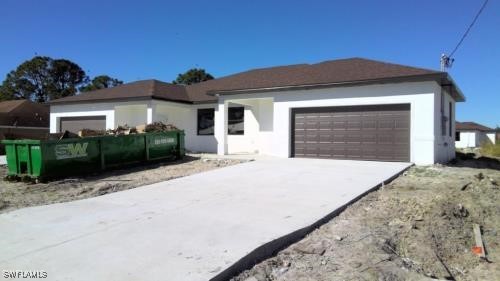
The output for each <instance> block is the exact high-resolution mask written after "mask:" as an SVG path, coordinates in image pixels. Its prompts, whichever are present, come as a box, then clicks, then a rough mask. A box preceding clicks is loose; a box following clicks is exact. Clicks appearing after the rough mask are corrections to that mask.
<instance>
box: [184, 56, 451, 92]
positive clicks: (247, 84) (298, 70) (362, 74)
mask: <svg viewBox="0 0 500 281" xmlns="http://www.w3.org/2000/svg"><path fill="white" fill-rule="evenodd" d="M439 74H442V72H439V71H433V70H427V69H422V68H416V67H409V66H403V65H398V64H392V63H385V62H380V61H374V60H367V59H362V58H350V59H341V60H332V61H325V62H321V63H317V64H296V65H288V66H278V67H271V68H261V69H254V70H250V71H246V72H241V73H238V74H234V75H230V76H226V77H222V78H219V79H215V80H210V81H206V82H203V83H199V84H195V85H191V86H188V87H187V90H188V93H189V94H190V95H193V96H194V95H196V97H201V95H200V92H201V93H203V92H205V93H206V92H226V91H237V90H248V89H262V88H276V87H290V86H304V85H309V86H314V85H321V84H334V83H345V82H359V81H370V80H380V79H390V78H401V77H409V76H422V75H439ZM193 98H194V97H193Z"/></svg>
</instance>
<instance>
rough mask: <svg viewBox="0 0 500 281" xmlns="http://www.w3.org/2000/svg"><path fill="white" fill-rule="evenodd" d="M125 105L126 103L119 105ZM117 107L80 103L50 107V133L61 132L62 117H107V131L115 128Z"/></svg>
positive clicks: (113, 105) (106, 104)
mask: <svg viewBox="0 0 500 281" xmlns="http://www.w3.org/2000/svg"><path fill="white" fill-rule="evenodd" d="M118 104H119V105H124V104H125V103H118ZM115 105H117V103H81V104H80V103H79V104H65V105H51V106H50V132H51V133H57V132H58V131H59V125H60V124H59V123H60V122H59V120H60V118H61V117H79V116H106V129H114V128H115Z"/></svg>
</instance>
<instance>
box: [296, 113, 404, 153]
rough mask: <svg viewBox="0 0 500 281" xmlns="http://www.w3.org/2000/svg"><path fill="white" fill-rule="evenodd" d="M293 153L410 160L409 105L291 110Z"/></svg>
mask: <svg viewBox="0 0 500 281" xmlns="http://www.w3.org/2000/svg"><path fill="white" fill-rule="evenodd" d="M292 124H293V127H292V146H293V147H292V156H294V157H307V158H332V159H352V160H376V161H410V105H409V104H397V105H376V106H346V107H322V108H300V109H299V108H298V109H293V110H292Z"/></svg>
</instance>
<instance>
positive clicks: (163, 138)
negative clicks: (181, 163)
mask: <svg viewBox="0 0 500 281" xmlns="http://www.w3.org/2000/svg"><path fill="white" fill-rule="evenodd" d="M177 133H178V132H177V131H172V132H161V133H150V134H148V136H147V141H148V148H149V160H155V159H163V158H174V157H176V154H177V146H178V140H177Z"/></svg>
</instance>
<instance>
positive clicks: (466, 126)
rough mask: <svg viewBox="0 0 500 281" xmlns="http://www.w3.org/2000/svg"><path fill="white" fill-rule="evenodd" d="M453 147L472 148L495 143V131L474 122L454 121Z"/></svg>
mask: <svg viewBox="0 0 500 281" xmlns="http://www.w3.org/2000/svg"><path fill="white" fill-rule="evenodd" d="M455 123H456V133H455V147H457V148H474V147H479V146H481V145H483V144H488V143H489V144H495V143H496V131H495V130H494V129H492V128H489V127H486V126H483V125H481V124H478V123H475V122H455Z"/></svg>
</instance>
